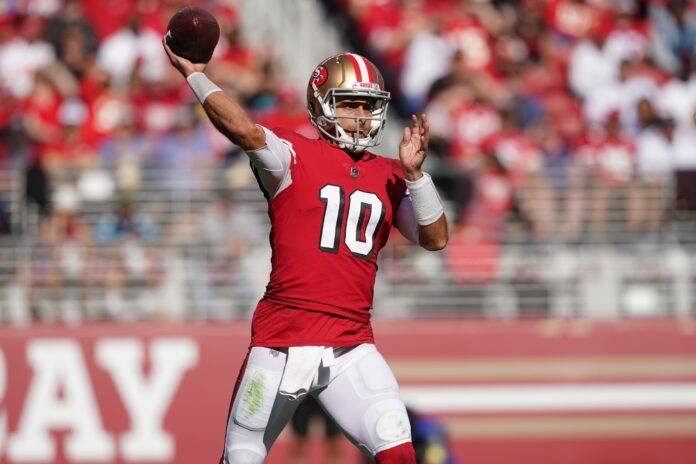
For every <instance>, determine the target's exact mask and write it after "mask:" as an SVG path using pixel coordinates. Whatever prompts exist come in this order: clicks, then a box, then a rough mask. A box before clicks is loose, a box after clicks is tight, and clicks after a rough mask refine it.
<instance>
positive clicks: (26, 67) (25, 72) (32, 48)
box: [0, 16, 55, 99]
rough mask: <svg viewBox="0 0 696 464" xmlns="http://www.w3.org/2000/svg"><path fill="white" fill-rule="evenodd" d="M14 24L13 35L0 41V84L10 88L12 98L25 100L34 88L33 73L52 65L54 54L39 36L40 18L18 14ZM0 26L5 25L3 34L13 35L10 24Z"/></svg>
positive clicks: (41, 24)
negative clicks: (14, 31) (15, 27)
mask: <svg viewBox="0 0 696 464" xmlns="http://www.w3.org/2000/svg"><path fill="white" fill-rule="evenodd" d="M8 22H9V21H8ZM15 23H16V24H17V29H18V33H17V34H15V35H14V37H13V38H10V39H5V41H3V40H0V86H3V87H6V88H7V89H9V90H10V92H11V93H12V95H13V96H14V97H15V98H17V99H24V98H26V97H28V96H29V94H30V93H31V91H32V89H33V88H34V76H35V74H36V72H37V71H41V70H43V69H45V68H47V67H48V66H49V65H51V64H52V63H53V62H54V60H55V53H54V51H53V47H51V45H50V44H49V43H47V42H45V41H44V40H42V38H41V33H42V31H43V20H42V19H41V18H39V17H35V16H28V17H25V18H21V17H17V18H16V19H15ZM0 28H7V29H6V32H5V33H7V34H9V35H10V36H11V35H13V34H12V31H13V28H12V27H11V26H10V24H6V25H0ZM5 33H3V34H5Z"/></svg>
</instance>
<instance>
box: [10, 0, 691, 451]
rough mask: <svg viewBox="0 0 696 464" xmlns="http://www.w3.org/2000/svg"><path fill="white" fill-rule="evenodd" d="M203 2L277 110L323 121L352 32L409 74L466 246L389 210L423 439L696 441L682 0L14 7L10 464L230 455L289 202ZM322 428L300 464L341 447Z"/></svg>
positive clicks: (238, 0)
mask: <svg viewBox="0 0 696 464" xmlns="http://www.w3.org/2000/svg"><path fill="white" fill-rule="evenodd" d="M191 4H195V5H197V6H201V7H203V8H206V9H208V10H210V11H211V12H213V14H214V15H215V17H216V18H217V20H218V21H219V23H220V26H221V32H222V33H221V39H220V43H219V44H218V46H217V49H216V52H215V55H214V57H213V59H212V61H211V63H210V65H209V66H208V68H207V70H206V73H207V74H208V75H209V77H210V78H211V79H212V80H213V81H215V82H216V83H217V84H218V85H219V86H220V87H222V88H223V89H224V90H225V91H226V92H227V93H228V94H230V95H234V96H235V97H236V98H237V99H239V100H240V101H241V102H242V103H243V105H244V106H245V107H246V108H247V109H248V110H249V112H250V113H251V114H252V116H253V118H254V119H255V120H256V121H257V122H258V123H259V124H263V125H265V126H267V127H270V128H272V127H277V126H280V127H287V128H290V129H292V130H295V131H297V132H300V133H302V134H305V135H307V136H312V137H314V136H316V135H315V131H314V129H313V127H312V126H311V124H310V123H309V121H308V118H307V112H306V109H305V104H306V100H305V93H306V84H307V80H308V78H309V76H310V74H311V72H312V70H313V69H314V66H316V64H317V63H319V62H320V61H321V60H322V59H323V58H326V57H328V56H330V55H332V54H335V53H338V52H342V51H352V52H355V53H359V54H362V55H364V56H366V57H368V58H369V59H370V60H372V61H373V62H374V63H375V64H376V65H377V66H378V67H379V68H380V69H381V70H382V72H383V74H384V76H385V80H386V83H387V86H388V90H390V91H391V92H392V99H393V100H392V105H391V106H390V115H389V124H388V127H387V134H386V136H385V140H384V142H383V143H382V145H381V146H380V147H378V149H377V152H378V153H381V154H384V155H385V156H396V153H397V145H398V140H399V138H400V136H401V128H402V126H403V125H404V124H407V123H408V122H407V118H408V117H409V115H410V114H412V113H420V112H425V113H426V114H427V115H428V117H429V119H430V121H431V126H432V128H431V133H432V140H431V147H430V148H431V149H430V155H429V158H428V160H427V162H426V166H425V169H426V170H427V171H428V172H430V173H431V174H432V176H433V178H434V180H435V183H436V185H437V186H438V188H439V190H440V193H441V195H442V197H443V200H444V201H445V203H446V210H447V216H448V218H449V222H450V242H449V245H448V247H447V248H446V249H445V250H444V251H442V252H438V253H429V252H425V251H422V250H419V249H418V248H417V247H415V246H413V245H410V244H409V243H407V242H406V240H405V239H403V238H402V237H401V236H400V235H398V232H395V233H394V234H393V236H392V238H391V240H390V242H389V244H388V245H387V246H386V247H385V249H384V250H383V251H382V253H381V256H380V261H379V263H380V271H379V273H378V280H377V286H376V292H375V301H374V310H373V320H374V321H375V333H376V342H377V345H378V347H379V348H380V350H381V351H382V352H383V353H384V355H385V357H386V358H387V359H388V361H389V362H390V365H391V366H392V367H393V369H394V372H395V374H396V376H397V378H398V380H399V381H400V383H401V385H402V397H403V399H404V401H405V402H406V403H407V405H408V406H409V407H410V408H412V409H413V411H414V441H417V443H416V445H417V448H418V450H419V461H420V462H422V463H427V464H444V463H449V464H451V463H467V464H502V463H505V464H517V463H519V464H528V463H529V464H532V463H534V464H537V463H549V464H629V463H630V464H663V463H664V464H682V463H683V464H686V463H694V462H696V323H695V322H694V315H695V314H696V117H695V116H696V113H695V110H696V67H695V66H694V65H695V64H696V61H695V59H696V5H694V4H693V3H692V2H689V1H686V0H660V1H638V0H595V1H590V0H587V1H580V0H577V1H575V0H525V1H520V2H512V1H487V0H477V1H461V0H429V1H426V0H323V1H322V0H229V1H222V0H221V1H199V2H186V1H175V0H102V1H100V0H82V1H79V0H15V1H12V0H4V1H3V0H0V324H2V325H1V326H0V462H8V463H22V462H32V463H34V462H60V463H77V462H90V463H92V462H118V463H126V462H162V463H165V462H175V463H194V462H195V463H198V462H214V461H215V460H217V459H218V458H219V455H220V452H221V451H222V445H223V437H224V427H225V423H226V414H227V406H228V399H229V396H230V394H231V392H232V387H233V384H234V379H235V378H236V375H237V371H238V369H239V366H240V363H241V360H242V358H243V356H244V354H245V352H246V346H247V344H248V338H249V318H250V316H251V314H252V312H253V309H254V307H255V304H256V301H258V299H259V297H260V296H261V295H262V294H263V291H264V288H265V284H266V281H267V278H268V273H269V270H270V253H271V251H270V247H269V244H268V230H269V220H268V215H267V213H266V203H265V200H264V199H263V196H262V195H261V193H260V191H259V189H258V187H257V185H256V181H255V180H254V178H253V175H252V173H251V170H250V169H249V164H248V159H247V157H246V155H245V154H244V153H243V152H242V151H241V150H240V149H239V148H237V147H235V146H234V145H232V144H231V143H230V142H228V141H227V140H226V139H225V138H224V137H223V136H221V135H220V134H218V133H217V132H216V131H215V129H214V128H213V126H212V125H211V124H210V123H208V122H207V121H206V118H205V113H204V112H203V111H202V110H201V108H200V106H199V105H198V103H197V101H196V100H195V97H194V96H193V93H192V92H191V90H190V89H189V88H188V87H187V85H186V83H185V81H184V80H183V79H182V78H181V76H180V75H178V74H177V73H176V72H175V71H174V70H173V69H172V68H171V67H170V65H169V63H168V61H167V58H166V55H165V54H164V52H163V50H162V46H161V37H162V35H163V34H164V32H165V29H166V24H167V22H168V20H169V18H170V17H171V16H172V15H173V14H174V13H175V12H176V11H178V10H179V9H180V8H182V7H184V6H188V5H191ZM321 429H322V428H321V427H320V426H316V425H314V426H312V427H311V433H310V435H311V437H312V438H311V440H310V447H309V454H308V456H307V457H306V458H304V459H305V461H303V462H309V463H316V464H322V463H329V462H331V463H336V462H338V461H335V460H331V459H329V455H330V454H331V453H330V452H328V451H327V449H328V447H327V444H326V443H324V442H323V441H322V440H321V438H320V437H319V436H320V435H321ZM292 444H293V437H292V434H291V433H290V431H287V432H286V433H284V434H283V435H281V437H280V439H279V442H278V443H277V445H276V447H275V448H274V449H273V451H272V452H271V455H270V457H269V459H268V462H271V463H273V464H280V463H284V462H291V461H290V460H289V456H290V455H291V454H290V453H289V452H288V450H289V449H291V447H292ZM340 446H341V449H342V453H344V457H343V461H342V462H345V463H346V464H348V463H350V464H356V463H360V462H362V461H361V458H360V456H358V454H357V452H356V451H355V450H353V449H352V448H351V446H350V445H349V444H348V443H347V441H342V442H341V443H340Z"/></svg>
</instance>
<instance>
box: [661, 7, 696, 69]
mask: <svg viewBox="0 0 696 464" xmlns="http://www.w3.org/2000/svg"><path fill="white" fill-rule="evenodd" d="M650 17H651V26H652V30H653V34H652V51H653V58H654V59H655V62H656V63H657V64H658V65H659V66H660V67H662V68H663V69H665V70H666V71H668V72H669V73H671V74H681V73H682V72H683V68H682V66H683V62H684V58H686V59H687V61H692V60H693V59H694V58H696V15H694V12H693V10H692V9H691V2H689V1H688V0H667V1H666V2H665V3H664V4H660V3H658V2H651V6H650Z"/></svg>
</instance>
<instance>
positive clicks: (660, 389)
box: [401, 383, 696, 412]
mask: <svg viewBox="0 0 696 464" xmlns="http://www.w3.org/2000/svg"><path fill="white" fill-rule="evenodd" d="M401 397H402V399H403V400H404V403H406V405H408V406H410V407H413V408H414V409H416V410H419V411H424V412H515V411H537V412H538V411H603V410H654V409H658V410H665V409H666V410H673V409H696V383H632V384H592V385H516V386H507V385H506V386H496V385H491V386H476V387H464V386H452V387H441V386H425V387H422V386H419V387H402V388H401Z"/></svg>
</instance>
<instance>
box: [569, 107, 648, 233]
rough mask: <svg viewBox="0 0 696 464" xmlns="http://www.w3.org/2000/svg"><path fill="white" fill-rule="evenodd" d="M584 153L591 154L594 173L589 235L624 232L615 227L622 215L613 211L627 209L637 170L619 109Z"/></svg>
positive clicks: (632, 146)
mask: <svg viewBox="0 0 696 464" xmlns="http://www.w3.org/2000/svg"><path fill="white" fill-rule="evenodd" d="M582 156H587V157H588V158H586V160H587V161H588V162H589V165H590V169H591V173H592V191H591V192H590V197H591V200H590V203H589V205H588V206H589V209H590V212H589V220H590V234H591V236H592V238H594V239H599V240H602V239H607V238H609V237H617V236H618V235H615V234H616V233H620V232H622V231H620V230H615V227H614V226H615V224H616V223H617V219H621V218H620V217H617V216H616V214H614V212H615V211H616V212H619V213H620V212H621V211H628V209H629V206H630V202H629V201H628V196H627V191H628V190H627V187H629V185H630V182H631V181H633V179H634V178H635V169H636V148H635V143H634V141H633V140H632V139H630V138H628V137H626V136H625V135H624V134H623V132H622V130H621V122H620V113H619V111H618V110H614V111H612V112H611V113H609V115H608V116H607V118H606V120H605V122H604V130H603V133H601V134H600V135H598V136H597V138H596V139H595V140H593V141H590V143H589V146H586V147H585V149H584V150H583V154H582ZM616 205H618V207H617V206H616ZM608 234H614V235H608Z"/></svg>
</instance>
